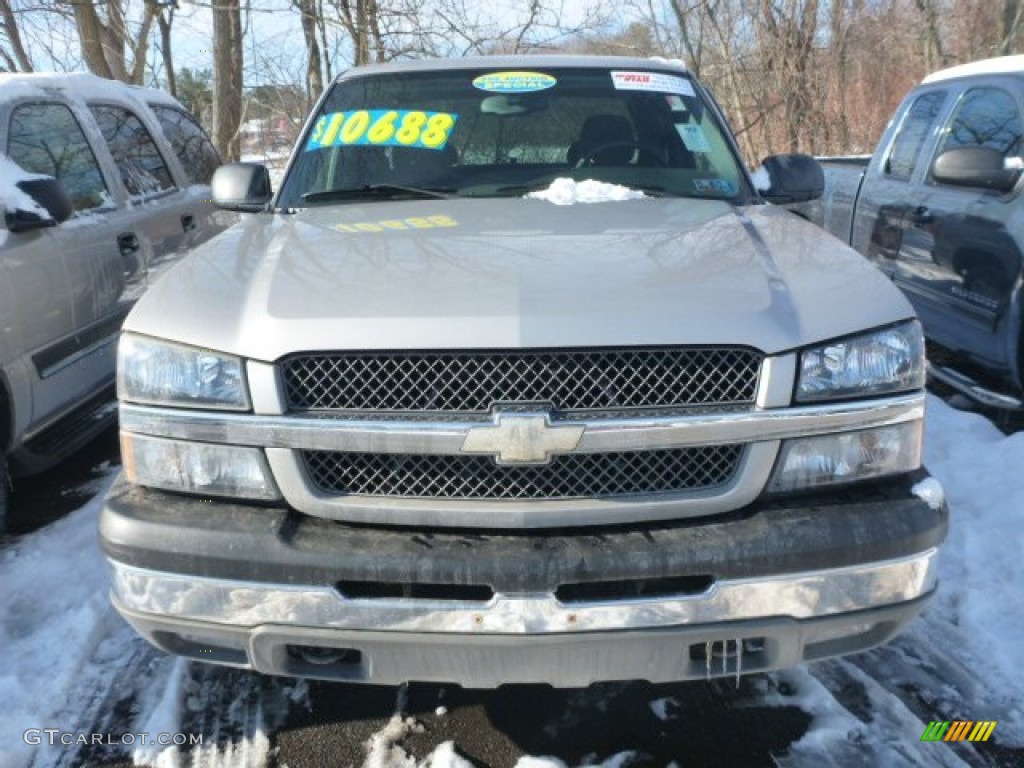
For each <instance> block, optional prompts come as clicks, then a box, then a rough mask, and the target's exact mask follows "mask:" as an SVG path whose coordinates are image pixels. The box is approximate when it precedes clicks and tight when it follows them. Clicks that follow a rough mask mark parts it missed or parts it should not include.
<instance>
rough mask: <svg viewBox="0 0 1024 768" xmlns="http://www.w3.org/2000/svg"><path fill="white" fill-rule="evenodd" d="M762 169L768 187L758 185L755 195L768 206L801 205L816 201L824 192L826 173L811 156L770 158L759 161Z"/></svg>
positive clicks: (775, 156) (776, 156) (796, 155)
mask: <svg viewBox="0 0 1024 768" xmlns="http://www.w3.org/2000/svg"><path fill="white" fill-rule="evenodd" d="M761 168H762V169H763V171H764V172H765V173H766V174H767V176H768V178H767V181H768V186H767V188H763V187H761V186H759V187H758V192H760V193H761V197H763V198H764V199H765V200H767V201H768V202H770V203H775V204H777V205H784V204H786V203H803V202H806V201H808V200H816V199H818V198H819V197H821V195H822V193H824V191H825V172H824V171H823V170H822V169H821V164H820V163H819V162H818V161H817V160H815V159H814V158H813V157H811V156H810V155H802V154H791V155H771V156H769V157H766V158H765V159H764V160H762V161H761ZM756 181H757V174H755V182H756Z"/></svg>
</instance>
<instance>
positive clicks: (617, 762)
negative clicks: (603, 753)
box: [515, 750, 642, 768]
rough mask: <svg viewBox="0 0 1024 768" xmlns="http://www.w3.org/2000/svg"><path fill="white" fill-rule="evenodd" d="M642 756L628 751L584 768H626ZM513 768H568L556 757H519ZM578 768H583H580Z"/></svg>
mask: <svg viewBox="0 0 1024 768" xmlns="http://www.w3.org/2000/svg"><path fill="white" fill-rule="evenodd" d="M641 757H642V755H641V754H640V753H639V752H634V751H633V750H629V751H628V752H619V753H618V754H615V755H612V756H611V757H609V758H608V759H607V760H605V761H604V762H601V763H591V762H589V761H588V762H587V763H586V768H627V766H629V765H631V764H632V763H633V762H635V761H637V760H640V759H641ZM515 768H569V766H568V765H567V764H566V763H565V761H564V760H559V759H558V758H557V757H529V756H527V757H520V758H519V760H517V761H516V764H515ZM580 768H584V767H583V766H581V767H580Z"/></svg>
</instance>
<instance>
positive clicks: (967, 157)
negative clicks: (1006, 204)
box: [932, 147, 1020, 192]
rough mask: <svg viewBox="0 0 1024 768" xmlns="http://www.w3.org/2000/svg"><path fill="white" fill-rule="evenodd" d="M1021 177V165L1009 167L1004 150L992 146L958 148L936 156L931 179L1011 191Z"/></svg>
mask: <svg viewBox="0 0 1024 768" xmlns="http://www.w3.org/2000/svg"><path fill="white" fill-rule="evenodd" d="M1019 177H1020V169H1019V168H1007V167H1006V159H1005V158H1004V157H1003V155H1002V153H1001V152H998V151H996V150H994V149H990V148H989V147H958V148H957V149H950V150H947V151H945V152H943V153H942V154H941V155H939V156H938V157H937V158H936V159H935V165H934V167H933V168H932V178H933V179H935V181H938V182H940V183H942V184H957V185H959V186H962V187H980V188H982V189H993V190H995V191H997V192H1009V191H1010V190H1011V189H1013V187H1014V185H1015V184H1016V183H1017V179H1018V178H1019Z"/></svg>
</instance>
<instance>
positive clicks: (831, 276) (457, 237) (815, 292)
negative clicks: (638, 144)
mask: <svg viewBox="0 0 1024 768" xmlns="http://www.w3.org/2000/svg"><path fill="white" fill-rule="evenodd" d="M243 218H244V220H243V221H242V222H241V223H240V224H239V225H237V226H235V227H233V228H232V229H230V230H228V231H227V232H225V233H223V234H222V235H220V236H218V237H217V238H215V239H213V240H211V241H209V242H208V243H207V244H205V245H203V246H201V247H200V248H199V249H198V250H197V251H196V252H194V253H193V254H192V255H191V256H190V257H188V258H186V259H185V260H183V261H182V262H181V263H180V264H178V265H177V266H176V267H175V268H174V269H172V270H170V271H169V272H168V273H167V274H165V275H164V276H163V277H162V278H161V279H160V280H159V281H157V282H156V284H155V285H153V286H151V287H150V289H149V290H148V292H147V294H146V295H145V296H144V297H143V299H142V300H141V301H140V302H139V303H138V305H137V306H136V307H135V309H134V310H133V312H132V313H131V315H130V316H129V317H128V319H127V321H126V323H125V329H126V330H130V331H136V332H139V333H144V334H147V335H152V336H157V337H163V338H167V339H172V340H175V341H179V342H182V343H186V344H193V345H198V346H202V347H206V348H210V349H217V350H221V351H225V352H231V353H234V354H238V355H242V356H244V357H248V358H253V359H258V360H265V361H273V360H276V359H277V358H279V357H281V356H283V355H286V354H288V353H291V352H295V351H300V350H306V351H311V350H370V349H431V348H434V349H437V348H441V349H457V348H517V347H520V348H523V347H532V348H543V347H567V346H631V345H674V344H730V345H748V346H751V347H754V348H757V349H760V350H762V351H764V352H765V353H768V354H774V353H778V352H782V351H786V350H790V349H793V348H795V347H799V346H802V345H806V344H810V343H814V342H817V341H822V340H826V339H831V338H835V337H839V336H844V335H847V334H850V333H855V332H858V331H861V330H864V329H868V328H872V327H875V326H880V325H884V324H887V323H891V322H895V321H898V320H903V319H906V318H909V317H912V316H913V310H912V309H911V307H910V305H909V304H908V303H907V302H906V301H905V299H904V298H903V297H902V295H901V294H900V293H899V292H898V291H897V290H896V289H895V288H894V287H893V286H892V285H891V284H890V283H889V281H888V280H887V279H886V278H885V277H884V276H883V275H882V274H881V273H880V272H879V271H878V270H876V269H875V268H874V267H873V266H871V265H870V264H869V263H868V262H867V261H865V260H864V259H863V258H861V257H860V256H859V255H857V254H856V253H855V252H854V251H852V250H850V249H849V248H847V247H846V246H844V245H843V244H842V243H840V242H839V241H838V240H837V239H835V238H833V237H832V236H830V235H828V234H827V233H825V232H824V231H822V230H820V229H818V228H817V227H815V226H813V225H812V224H810V223H808V222H806V221H803V220H802V219H799V218H798V217H796V216H794V215H792V214H789V213H787V212H785V211H783V210H780V209H776V208H772V207H770V206H752V207H749V208H735V207H733V206H730V205H728V204H727V203H723V202H718V201H712V200H684V199H666V198H659V199H655V198H646V199H642V200H630V201H623V202H606V203H593V204H577V205H569V206H559V205H554V204H552V203H549V202H546V201H542V200H527V199H518V198H516V199H508V198H504V199H451V200H429V201H411V202H383V203H368V204H364V203H359V204H351V203H350V204H342V205H330V206H323V207H318V208H311V209H308V210H305V211H302V212H300V213H297V214H256V215H249V216H245V217H243Z"/></svg>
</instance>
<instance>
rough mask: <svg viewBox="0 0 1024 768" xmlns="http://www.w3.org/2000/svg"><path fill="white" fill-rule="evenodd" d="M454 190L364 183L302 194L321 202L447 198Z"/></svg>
mask: <svg viewBox="0 0 1024 768" xmlns="http://www.w3.org/2000/svg"><path fill="white" fill-rule="evenodd" d="M454 193H455V190H454V189H448V188H444V189H441V188H432V189H431V188H426V187H404V186H401V185H400V184H364V185H363V186H361V187H340V188H338V189H326V190H323V191H322V192H307V193H306V194H304V195H303V196H302V199H303V201H304V202H307V203H322V202H327V201H329V200H358V199H359V198H367V199H370V200H391V199H394V198H396V197H420V198H428V199H430V198H440V199H442V200H447V199H448V198H451V197H454V196H455V195H454Z"/></svg>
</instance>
